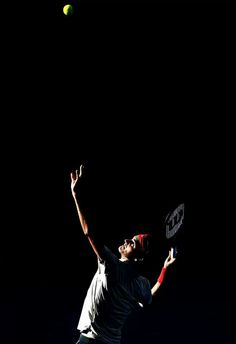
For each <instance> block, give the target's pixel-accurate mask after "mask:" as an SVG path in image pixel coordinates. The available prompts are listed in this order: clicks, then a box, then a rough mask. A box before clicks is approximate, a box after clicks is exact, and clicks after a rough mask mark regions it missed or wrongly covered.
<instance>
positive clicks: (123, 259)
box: [119, 257, 129, 262]
mask: <svg viewBox="0 0 236 344" xmlns="http://www.w3.org/2000/svg"><path fill="white" fill-rule="evenodd" d="M119 260H120V261H121V262H127V261H128V260H129V259H128V258H127V257H121V258H120V259H119Z"/></svg>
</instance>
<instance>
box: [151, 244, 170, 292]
mask: <svg viewBox="0 0 236 344" xmlns="http://www.w3.org/2000/svg"><path fill="white" fill-rule="evenodd" d="M173 254H174V249H173V248H171V250H170V251H169V254H168V256H167V258H166V259H165V261H164V265H163V267H162V269H161V273H160V275H159V277H158V279H157V282H156V283H155V284H154V286H153V287H152V289H151V293H152V296H155V295H156V292H157V290H158V289H159V288H160V286H161V284H162V283H163V281H164V277H165V273H166V270H167V268H168V267H169V266H170V265H171V264H172V263H174V261H175V259H176V258H175V257H174V256H173Z"/></svg>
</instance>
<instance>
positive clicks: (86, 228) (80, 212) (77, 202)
mask: <svg viewBox="0 0 236 344" xmlns="http://www.w3.org/2000/svg"><path fill="white" fill-rule="evenodd" d="M73 198H74V201H75V206H76V210H77V213H78V216H79V220H80V224H81V227H82V229H83V232H84V234H85V235H88V225H87V222H86V220H85V217H84V215H83V214H82V211H81V209H80V205H79V201H78V199H77V197H76V195H75V194H74V195H73Z"/></svg>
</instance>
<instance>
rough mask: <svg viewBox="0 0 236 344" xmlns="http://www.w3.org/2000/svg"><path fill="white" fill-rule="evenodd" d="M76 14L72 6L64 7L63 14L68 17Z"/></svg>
mask: <svg viewBox="0 0 236 344" xmlns="http://www.w3.org/2000/svg"><path fill="white" fill-rule="evenodd" d="M73 12H74V9H73V6H72V5H70V4H67V5H65V6H64V7H63V13H64V14H65V15H66V16H69V15H71V14H73Z"/></svg>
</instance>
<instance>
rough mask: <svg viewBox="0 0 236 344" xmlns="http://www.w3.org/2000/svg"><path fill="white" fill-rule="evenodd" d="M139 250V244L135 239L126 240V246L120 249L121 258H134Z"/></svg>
mask: <svg viewBox="0 0 236 344" xmlns="http://www.w3.org/2000/svg"><path fill="white" fill-rule="evenodd" d="M138 250H139V242H138V241H137V240H135V237H133V238H132V239H125V240H124V244H123V245H121V246H120V247H119V248H118V251H119V252H120V255H121V258H127V259H129V258H134V257H135V255H136V253H137V251H138Z"/></svg>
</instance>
